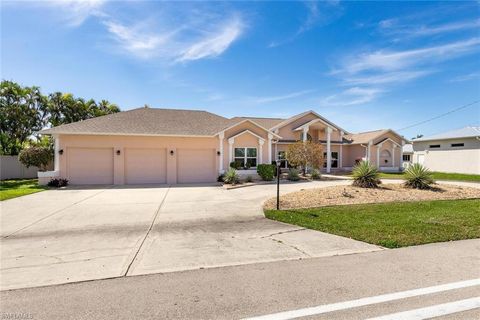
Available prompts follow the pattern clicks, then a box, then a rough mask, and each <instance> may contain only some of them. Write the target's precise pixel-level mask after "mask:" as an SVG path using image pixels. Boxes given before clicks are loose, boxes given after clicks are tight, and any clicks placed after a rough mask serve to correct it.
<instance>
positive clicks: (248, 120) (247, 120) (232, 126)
mask: <svg viewBox="0 0 480 320" xmlns="http://www.w3.org/2000/svg"><path fill="white" fill-rule="evenodd" d="M245 122H250V123H252V124H254V125H256V126H257V127H259V128H260V129H263V130H265V131H267V132H269V133H271V134H273V135H275V136H276V137H277V138H281V136H279V135H278V134H276V133H274V132H273V131H271V130H268V129H267V128H265V127H263V126H261V125H259V124H258V123H256V122H255V121H252V120H250V119H245V120H242V121H240V122H237V123H235V124H233V125H231V126H230V127H228V128H225V129H222V131H223V132H225V131H227V130H230V129H232V128H235V127H236V126H238V125H240V124H242V123H245ZM247 130H248V129H247ZM222 131H220V132H222ZM220 132H217V133H216V134H214V136H216V135H217V134H219V133H220Z"/></svg>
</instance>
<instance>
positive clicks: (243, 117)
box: [232, 116, 285, 120]
mask: <svg viewBox="0 0 480 320" xmlns="http://www.w3.org/2000/svg"><path fill="white" fill-rule="evenodd" d="M233 118H242V119H270V120H285V119H283V118H272V117H245V116H236V117H233ZM233 118H232V119H233Z"/></svg>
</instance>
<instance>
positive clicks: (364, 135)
mask: <svg viewBox="0 0 480 320" xmlns="http://www.w3.org/2000/svg"><path fill="white" fill-rule="evenodd" d="M388 132H391V133H393V134H394V135H396V136H398V137H400V138H401V139H402V140H404V141H405V142H409V141H408V140H407V139H405V138H404V137H403V136H401V135H399V134H398V133H396V132H395V131H393V130H391V129H380V130H373V131H365V132H359V133H350V134H346V135H345V136H344V137H345V138H346V139H348V140H350V144H367V143H369V142H370V141H372V140H375V139H377V138H379V137H381V136H382V135H384V134H385V133H388ZM387 139H388V138H386V139H384V140H387ZM380 142H382V141H379V143H380Z"/></svg>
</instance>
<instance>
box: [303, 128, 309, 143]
mask: <svg viewBox="0 0 480 320" xmlns="http://www.w3.org/2000/svg"><path fill="white" fill-rule="evenodd" d="M307 134H308V127H303V137H302V138H303V142H305V141H307Z"/></svg>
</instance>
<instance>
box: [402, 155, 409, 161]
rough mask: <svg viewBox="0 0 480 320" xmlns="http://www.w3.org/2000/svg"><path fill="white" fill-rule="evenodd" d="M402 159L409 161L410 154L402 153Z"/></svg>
mask: <svg viewBox="0 0 480 320" xmlns="http://www.w3.org/2000/svg"><path fill="white" fill-rule="evenodd" d="M403 161H406V162H410V155H409V154H404V155H403Z"/></svg>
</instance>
